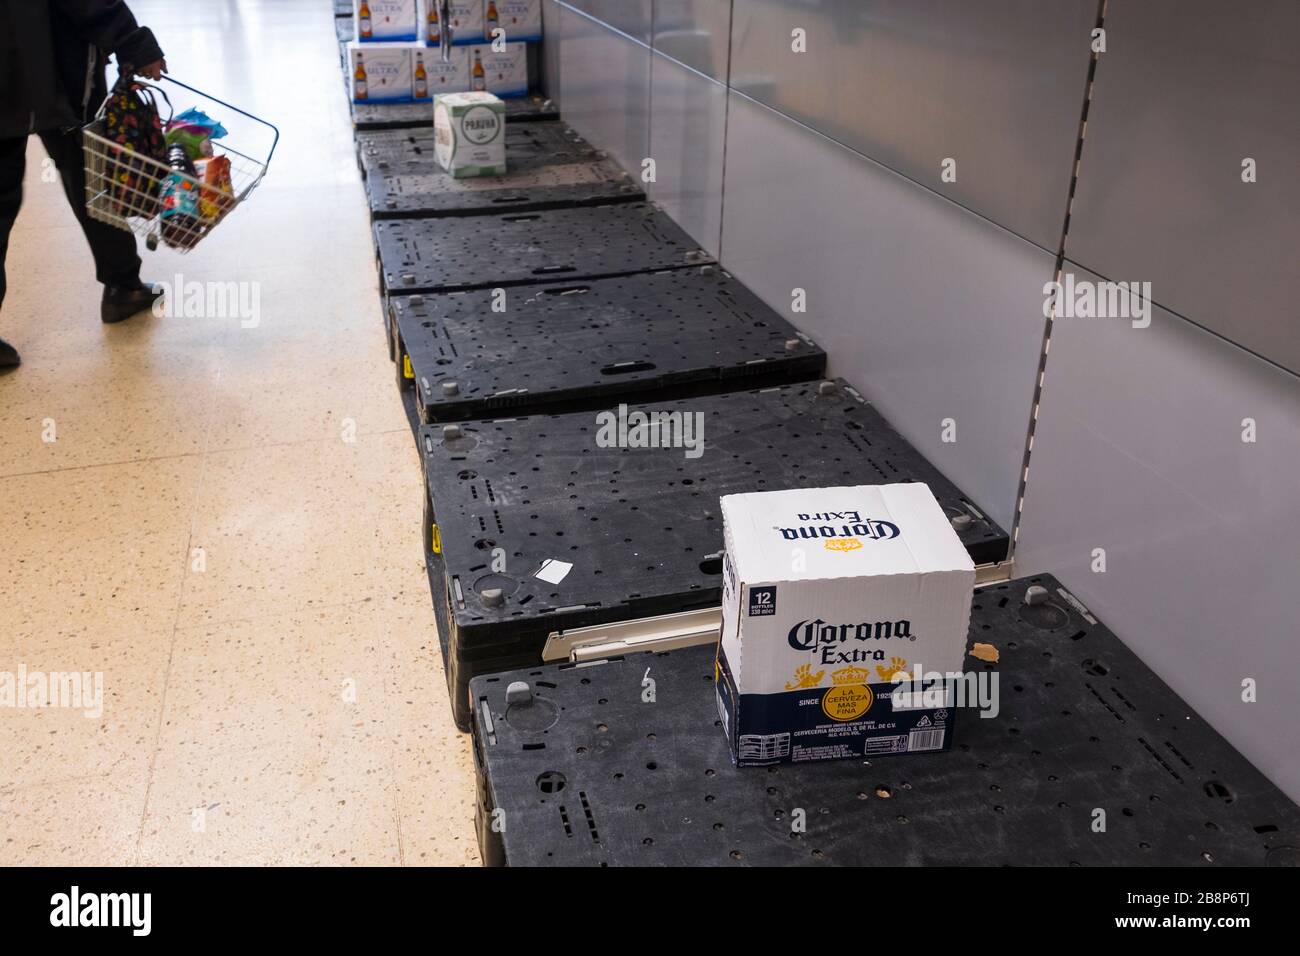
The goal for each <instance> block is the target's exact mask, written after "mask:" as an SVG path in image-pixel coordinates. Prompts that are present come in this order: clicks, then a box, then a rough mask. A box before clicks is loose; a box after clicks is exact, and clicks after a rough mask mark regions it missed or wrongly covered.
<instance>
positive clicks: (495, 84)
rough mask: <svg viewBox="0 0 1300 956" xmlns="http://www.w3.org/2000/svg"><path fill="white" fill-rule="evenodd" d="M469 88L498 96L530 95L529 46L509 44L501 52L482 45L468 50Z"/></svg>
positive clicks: (487, 44) (484, 44)
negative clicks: (528, 93)
mask: <svg viewBox="0 0 1300 956" xmlns="http://www.w3.org/2000/svg"><path fill="white" fill-rule="evenodd" d="M469 82H470V85H469V88H470V89H471V90H486V91H487V92H489V93H495V94H496V95H497V96H523V95H524V94H526V93H527V92H528V44H526V43H507V44H505V48H504V49H502V50H494V49H492V44H490V43H481V44H479V45H477V46H472V47H470V48H469Z"/></svg>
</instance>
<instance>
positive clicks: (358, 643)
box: [160, 600, 388, 762]
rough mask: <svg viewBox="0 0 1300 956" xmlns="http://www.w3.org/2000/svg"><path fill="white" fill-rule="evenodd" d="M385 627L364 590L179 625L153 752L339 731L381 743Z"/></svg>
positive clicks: (321, 736) (270, 742) (285, 740)
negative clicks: (307, 604) (262, 613)
mask: <svg viewBox="0 0 1300 956" xmlns="http://www.w3.org/2000/svg"><path fill="white" fill-rule="evenodd" d="M384 627H385V623H384V621H383V620H382V612H381V609H380V607H379V606H378V602H376V601H374V600H363V601H361V602H359V603H357V604H349V605H344V606H341V607H321V608H309V609H303V610H299V611H294V612H292V613H290V614H282V615H274V616H271V617H262V618H254V619H252V620H245V621H235V622H230V623H226V624H215V625H208V626H205V627H199V628H185V629H181V630H179V631H178V632H177V634H176V642H175V647H174V651H173V654H172V666H171V676H170V679H169V682H168V688H167V706H166V710H165V712H164V716H163V727H162V733H161V736H160V746H161V750H162V753H163V754H164V755H166V756H168V757H170V756H171V755H173V754H174V755H178V756H179V755H184V756H185V757H186V759H190V760H195V761H198V762H202V760H203V759H205V758H208V757H212V756H214V755H217V754H221V753H225V752H230V751H239V750H248V749H251V748H254V747H256V748H262V749H265V748H268V747H271V748H276V749H280V750H283V751H284V752H286V753H288V752H294V751H297V750H299V749H311V748H314V747H319V746H329V745H331V744H332V742H334V741H337V740H342V739H345V738H348V737H357V738H359V739H363V740H365V741H366V742H367V743H368V744H369V746H371V747H373V748H375V749H377V750H382V749H384V748H386V747H387V746H388V744H387V734H388V728H387V727H386V726H385V712H386V710H387V702H386V700H385V688H384V673H383V668H382V658H381V654H380V651H381V647H382V638H381V634H382V632H383V630H384Z"/></svg>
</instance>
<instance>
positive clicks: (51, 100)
mask: <svg viewBox="0 0 1300 956" xmlns="http://www.w3.org/2000/svg"><path fill="white" fill-rule="evenodd" d="M109 54H113V55H114V56H115V57H116V58H117V63H118V65H119V67H121V66H122V65H129V66H130V67H131V68H132V69H133V71H134V72H135V73H137V74H138V75H140V76H146V77H149V78H151V79H155V80H156V79H160V78H161V77H162V74H163V73H164V72H165V71H166V69H167V63H166V61H165V60H164V59H163V52H162V50H161V49H160V48H159V46H158V41H157V40H155V39H154V35H153V33H152V32H151V31H150V30H149V28H148V27H142V26H140V25H139V24H138V23H136V20H135V17H134V16H133V15H132V14H131V11H130V9H129V8H128V7H127V5H126V4H125V3H124V2H122V0H0V90H3V91H4V92H3V94H0V303H3V301H4V294H5V277H4V258H5V254H6V253H7V252H8V249H9V232H10V230H11V229H12V228H13V224H14V220H15V219H16V218H17V216H18V208H19V206H20V205H21V204H22V194H23V171H24V165H25V158H26V153H27V137H28V136H29V135H30V134H32V133H35V134H37V135H38V136H40V138H41V142H42V143H43V144H44V146H45V151H46V152H47V153H49V155H50V158H51V159H52V160H53V161H54V165H55V167H57V169H58V170H59V174H60V176H61V177H62V179H63V188H64V191H65V192H66V193H67V196H68V202H69V203H71V204H72V209H73V212H75V213H76V216H77V221H78V222H79V223H80V224H81V228H82V231H83V232H84V233H85V234H86V241H87V242H89V243H90V250H91V252H92V253H93V254H94V257H95V275H96V278H98V279H99V281H100V282H102V283H103V284H104V297H103V301H102V302H101V304H100V317H101V318H102V319H103V320H104V321H105V322H120V321H121V320H123V319H127V318H130V317H131V316H132V315H135V314H136V313H138V312H140V311H143V310H144V309H146V308H148V307H149V306H150V305H151V304H152V303H153V301H154V299H155V298H156V295H155V294H154V293H153V292H152V291H151V289H150V288H149V287H147V286H145V285H144V284H142V283H141V281H140V257H139V256H138V255H136V249H135V237H134V236H133V235H132V234H131V233H129V232H126V231H125V230H121V229H115V228H114V227H112V226H110V225H108V224H106V223H102V222H98V221H96V220H93V219H91V218H89V216H88V215H87V214H86V207H85V203H86V196H85V192H86V185H85V167H84V160H83V158H82V149H81V126H83V125H84V124H86V123H88V122H89V121H90V120H91V118H93V116H94V114H95V111H96V110H97V109H98V108H99V105H100V104H101V103H102V102H103V101H104V98H105V97H106V96H107V95H108V86H107V81H106V79H105V76H104V71H105V67H106V65H107V62H108V56H109ZM17 364H18V353H17V352H16V351H15V350H14V349H13V347H12V346H10V345H9V344H8V343H6V342H5V341H4V340H3V339H0V367H3V366H5V365H17Z"/></svg>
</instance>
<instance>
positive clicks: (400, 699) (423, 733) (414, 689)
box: [386, 600, 479, 866]
mask: <svg viewBox="0 0 1300 956" xmlns="http://www.w3.org/2000/svg"><path fill="white" fill-rule="evenodd" d="M386 618H387V620H386V625H387V633H386V637H387V640H386V656H387V673H388V680H389V692H388V699H389V701H390V715H391V718H390V725H391V728H392V731H391V733H392V739H393V748H394V755H393V768H394V779H395V781H396V786H397V806H398V814H399V817H400V820H401V831H402V860H403V862H404V863H406V864H408V865H414V866H477V865H478V863H479V853H478V842H477V838H476V836H475V833H474V800H475V789H474V788H475V774H474V758H473V755H472V753H471V749H470V748H471V746H472V745H471V743H470V737H469V735H468V734H462V733H459V732H458V731H457V730H456V725H455V724H454V723H453V722H452V718H451V708H450V706H449V705H448V702H447V678H446V676H445V674H444V672H443V668H442V655H441V652H440V651H439V649H438V635H437V631H436V630H435V628H434V626H433V622H432V621H431V620H429V617H428V601H427V600H425V601H424V602H423V603H418V602H412V603H406V604H399V605H395V606H394V607H392V608H390V609H389V610H388V612H387V615H386Z"/></svg>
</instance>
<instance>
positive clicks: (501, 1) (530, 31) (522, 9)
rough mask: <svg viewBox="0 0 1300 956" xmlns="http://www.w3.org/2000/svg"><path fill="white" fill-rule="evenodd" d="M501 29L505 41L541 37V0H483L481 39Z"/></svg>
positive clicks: (519, 41) (489, 36) (515, 41)
mask: <svg viewBox="0 0 1300 956" xmlns="http://www.w3.org/2000/svg"><path fill="white" fill-rule="evenodd" d="M494 30H501V31H502V32H503V34H504V36H505V40H506V42H507V43H522V42H525V41H528V40H540V39H541V38H542V0H483V39H484V40H491V39H492V31H494Z"/></svg>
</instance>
